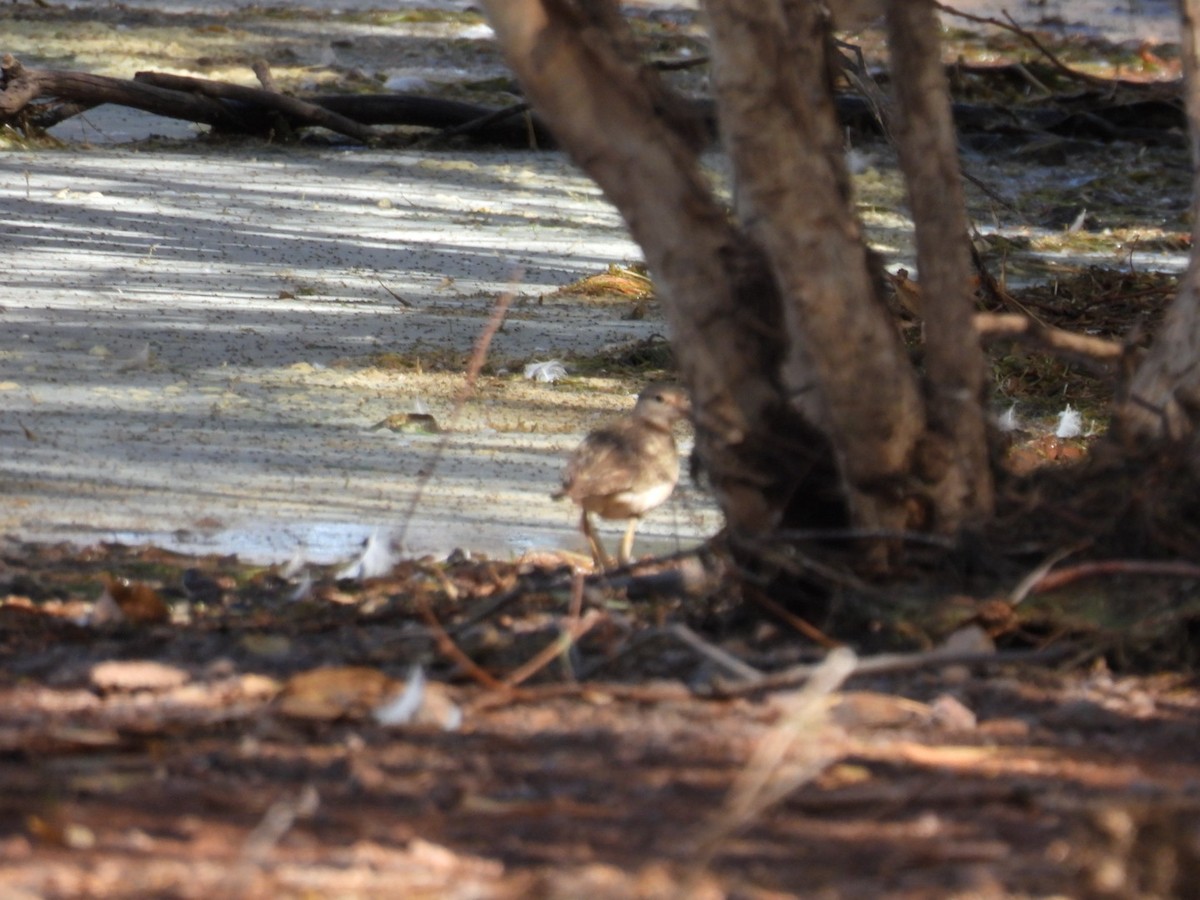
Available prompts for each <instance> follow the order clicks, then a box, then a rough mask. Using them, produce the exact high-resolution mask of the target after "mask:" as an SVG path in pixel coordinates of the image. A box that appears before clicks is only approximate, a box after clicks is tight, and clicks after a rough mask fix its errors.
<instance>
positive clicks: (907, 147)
mask: <svg viewBox="0 0 1200 900" xmlns="http://www.w3.org/2000/svg"><path fill="white" fill-rule="evenodd" d="M887 21H888V48H889V51H890V55H891V68H892V84H893V86H894V87H893V99H894V101H895V112H894V115H893V118H892V122H891V131H892V136H893V138H894V139H895V142H896V148H897V150H898V152H899V157H900V166H901V168H902V169H903V171H904V177H905V183H906V184H907V187H908V202H909V208H910V209H911V211H912V216H913V223H914V225H915V227H916V243H917V270H918V272H919V273H920V280H921V293H922V297H923V298H924V303H923V305H922V313H923V317H924V333H925V377H926V380H927V390H926V393H925V396H926V402H927V410H928V419H929V432H928V434H927V435H926V437H925V444H924V447H923V452H922V454H921V458H922V460H924V461H927V462H929V463H932V465H930V466H929V469H930V470H928V471H922V472H920V476H921V477H922V479H923V480H925V481H926V482H927V483H929V484H930V492H931V494H932V498H933V500H932V503H931V506H932V509H933V510H934V512H935V521H934V523H933V525H934V527H935V529H937V530H939V531H944V532H948V533H953V532H956V531H959V530H960V529H961V528H963V527H971V526H978V525H979V524H981V523H982V522H983V521H985V520H986V519H987V518H988V517H990V515H991V513H992V505H993V499H994V491H993V486H992V473H991V466H990V462H989V454H988V438H987V426H986V419H985V409H984V402H983V397H984V371H985V370H984V357H983V348H982V346H981V345H980V342H979V339H978V338H977V337H976V332H975V329H974V327H973V315H974V311H975V310H974V300H973V297H972V296H971V287H970V285H971V280H972V275H973V273H974V269H973V267H972V264H971V248H970V245H969V243H968V240H969V239H968V233H969V231H968V227H969V226H968V222H967V214H966V201H965V199H964V196H963V190H962V176H961V173H960V171H959V165H958V142H957V139H956V136H955V131H954V120H953V117H952V114H951V105H950V88H949V85H948V84H947V82H946V76H945V70H944V68H943V66H942V61H941V48H940V46H939V41H938V22H937V18H936V14H935V12H934V6H933V3H932V0H892V2H890V3H889V4H888V10H887Z"/></svg>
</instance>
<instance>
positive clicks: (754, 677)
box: [667, 623, 763, 682]
mask: <svg viewBox="0 0 1200 900" xmlns="http://www.w3.org/2000/svg"><path fill="white" fill-rule="evenodd" d="M667 632H669V633H670V634H672V635H674V636H675V637H676V639H678V640H679V641H680V642H682V643H684V644H687V645H688V646H689V647H691V648H692V649H693V650H695V651H696V652H697V653H699V654H700V655H701V656H703V657H705V658H706V659H709V660H711V661H712V662H714V663H716V664H717V665H718V666H720V667H721V668H722V669H724V670H725V671H726V672H729V673H730V674H731V675H733V676H734V677H736V678H741V679H743V680H745V681H751V682H753V681H761V680H762V677H763V673H762V672H760V671H759V670H758V669H756V668H754V666H752V665H750V664H749V663H745V662H743V661H742V660H740V659H738V658H737V657H736V656H734V655H733V654H732V653H730V652H728V651H727V650H722V649H721V648H720V647H718V646H716V645H715V644H712V643H710V642H709V641H706V640H704V638H702V637H700V635H698V634H696V632H694V631H692V629H690V628H688V627H687V626H686V625H684V624H683V623H678V624H675V625H672V626H671V627H670V628H668V629H667Z"/></svg>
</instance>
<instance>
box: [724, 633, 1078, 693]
mask: <svg viewBox="0 0 1200 900" xmlns="http://www.w3.org/2000/svg"><path fill="white" fill-rule="evenodd" d="M1077 649H1078V648H1076V647H1072V646H1070V645H1063V646H1059V647H1049V648H1047V649H1044V650H1009V651H1000V652H969V653H955V652H950V651H946V650H931V651H929V652H927V653H882V654H880V655H878V656H869V657H867V658H866V659H860V660H859V661H858V663H857V664H856V665H855V667H854V670H853V671H852V672H851V673H850V674H849V675H847V676H846V677H847V678H848V679H849V678H857V677H861V676H863V675H891V674H894V673H896V672H912V671H919V670H921V669H936V668H940V667H942V666H982V665H1003V664H1005V663H1021V664H1026V665H1028V664H1031V663H1051V662H1058V661H1059V660H1061V659H1063V658H1065V657H1067V656H1069V655H1070V654H1071V653H1073V652H1075V651H1076V650H1077ZM819 668H820V666H819V664H817V665H812V664H805V665H799V666H792V667H791V668H788V669H784V670H783V671H782V672H775V673H772V674H770V675H766V676H764V677H763V679H762V681H759V682H756V683H754V684H734V685H726V684H720V683H716V684H714V685H713V693H714V695H715V696H718V697H744V696H751V695H756V694H759V693H768V692H770V691H775V690H786V689H790V688H794V687H796V685H799V684H804V683H805V682H806V681H808V679H809V678H811V677H812V676H813V675H814V673H816V671H817V670H818V669H819Z"/></svg>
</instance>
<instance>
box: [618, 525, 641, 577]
mask: <svg viewBox="0 0 1200 900" xmlns="http://www.w3.org/2000/svg"><path fill="white" fill-rule="evenodd" d="M638 521H639V520H638V518H637V516H634V517H633V518H632V519H630V520H629V524H628V525H626V526H625V537H623V538H621V549H620V551H619V552H618V554H617V560H618V561H619V562H620V563H621V565H623V566H624V565H628V564H629V561H630V560H631V559H632V558H633V533H634V532H635V531H637V527H638Z"/></svg>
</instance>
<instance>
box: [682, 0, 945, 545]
mask: <svg viewBox="0 0 1200 900" xmlns="http://www.w3.org/2000/svg"><path fill="white" fill-rule="evenodd" d="M705 8H706V11H707V13H708V18H709V22H710V28H711V32H712V51H711V53H712V60H713V87H714V91H715V94H716V99H717V109H718V117H719V121H720V130H721V134H722V136H723V139H724V142H725V146H726V149H727V150H728V152H729V154H730V157H731V159H732V161H733V165H734V170H735V182H736V192H737V202H738V214H739V216H740V218H741V219H742V221H744V222H746V223H747V229H748V231H749V232H750V234H751V235H752V236H753V238H754V240H755V241H756V243H758V244H759V245H760V246H762V247H763V249H764V252H765V253H766V256H767V258H768V260H769V263H770V266H771V270H772V272H773V274H774V276H775V278H776V280H777V283H778V285H779V289H780V292H781V294H782V296H783V298H784V301H783V305H782V312H783V324H784V327H785V329H786V332H787V339H788V343H787V346H786V351H785V352H786V356H785V358H784V360H783V361H782V366H783V368H782V376H783V380H784V383H785V386H786V388H787V389H788V391H789V393H790V396H791V399H792V401H793V402H795V403H796V404H797V405H798V406H799V408H800V409H802V410H803V411H804V413H805V414H806V415H807V416H808V417H809V418H810V419H812V420H813V421H814V422H816V423H817V425H818V427H820V428H821V430H822V431H823V432H824V433H825V434H826V435H828V437H829V439H830V441H831V442H832V444H833V446H834V448H835V451H836V456H837V463H838V466H839V468H840V469H841V472H842V475H843V479H844V482H845V487H846V489H847V496H848V499H849V503H850V512H851V516H852V518H853V519H854V520H855V521H856V522H858V523H860V524H863V525H869V526H872V527H891V528H903V527H904V526H905V524H906V522H905V519H906V517H907V512H906V510H905V508H904V504H903V503H901V502H898V501H899V498H900V497H901V496H902V495H903V493H904V491H905V487H904V484H905V481H906V479H907V477H908V474H909V471H910V467H911V462H912V458H913V454H914V450H915V448H916V445H917V441H918V439H919V437H920V435H921V433H922V431H923V428H924V421H923V414H922V408H921V399H920V394H919V392H918V388H917V382H916V378H915V376H914V374H913V372H912V370H911V368H910V366H909V364H908V360H907V357H906V354H905V351H904V347H903V346H902V344H901V342H900V339H899V336H898V335H897V332H896V329H895V327H894V326H893V324H892V322H891V321H890V317H889V315H888V314H887V311H886V308H885V306H884V304H883V302H882V300H881V298H880V295H879V293H878V285H877V283H876V281H875V279H874V278H873V277H872V273H871V271H870V268H869V265H868V254H867V248H866V244H865V243H864V242H863V239H862V234H861V231H860V227H859V223H858V220H857V218H856V217H855V216H854V214H853V212H852V210H851V206H850V202H849V201H850V186H849V176H848V173H847V172H846V170H845V164H844V152H843V140H842V134H841V127H840V125H839V124H838V120H837V116H836V113H835V110H834V105H833V91H832V83H831V68H830V67H831V60H830V55H829V54H830V46H829V40H828V38H829V35H828V30H827V23H826V22H825V20H824V13H823V11H822V9H821V8H820V6H818V4H816V3H812V2H806V0H782V2H780V0H710V2H709V3H707V4H706V7H705ZM864 385H870V389H869V390H864V389H863V387H864Z"/></svg>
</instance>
